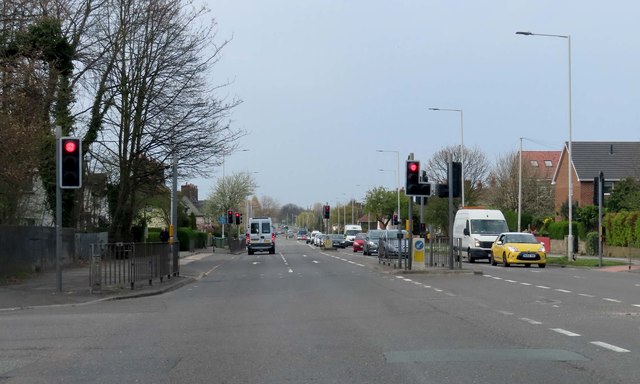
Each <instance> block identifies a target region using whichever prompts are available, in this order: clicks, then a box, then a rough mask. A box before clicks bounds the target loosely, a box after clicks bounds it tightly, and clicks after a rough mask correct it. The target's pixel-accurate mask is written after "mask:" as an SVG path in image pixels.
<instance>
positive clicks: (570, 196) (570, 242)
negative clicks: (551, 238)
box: [516, 31, 574, 259]
mask: <svg viewBox="0 0 640 384" xmlns="http://www.w3.org/2000/svg"><path fill="white" fill-rule="evenodd" d="M516 35H524V36H543V37H557V38H560V39H567V43H568V46H567V47H568V56H569V58H568V63H569V143H568V145H567V157H568V159H567V162H568V166H567V169H568V204H569V236H568V237H567V258H568V259H574V255H573V228H572V221H573V172H572V168H573V161H572V157H571V141H572V140H571V135H572V128H573V127H572V125H573V124H572V116H571V115H572V112H571V35H550V34H545V33H532V32H522V31H519V32H516Z"/></svg>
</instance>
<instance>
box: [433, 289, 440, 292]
mask: <svg viewBox="0 0 640 384" xmlns="http://www.w3.org/2000/svg"><path fill="white" fill-rule="evenodd" d="M433 290H434V291H436V292H442V289H438V288H433Z"/></svg>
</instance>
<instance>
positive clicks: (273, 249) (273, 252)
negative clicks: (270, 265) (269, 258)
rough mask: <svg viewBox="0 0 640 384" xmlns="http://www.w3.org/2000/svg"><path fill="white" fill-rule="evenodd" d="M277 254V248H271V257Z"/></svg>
mask: <svg viewBox="0 0 640 384" xmlns="http://www.w3.org/2000/svg"><path fill="white" fill-rule="evenodd" d="M275 253H276V248H275V247H271V248H270V249H269V254H270V255H273V254H275Z"/></svg>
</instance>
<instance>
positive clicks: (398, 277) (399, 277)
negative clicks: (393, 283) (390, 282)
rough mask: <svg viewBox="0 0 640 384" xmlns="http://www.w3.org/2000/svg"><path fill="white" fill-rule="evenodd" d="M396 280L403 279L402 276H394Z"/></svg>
mask: <svg viewBox="0 0 640 384" xmlns="http://www.w3.org/2000/svg"><path fill="white" fill-rule="evenodd" d="M396 279H404V276H396Z"/></svg>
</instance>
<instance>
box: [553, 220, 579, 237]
mask: <svg viewBox="0 0 640 384" xmlns="http://www.w3.org/2000/svg"><path fill="white" fill-rule="evenodd" d="M572 228H573V230H572V233H573V235H574V236H577V237H579V238H583V239H584V238H585V237H586V235H587V231H586V230H585V226H584V224H582V223H578V222H575V221H574V222H572ZM547 234H548V236H549V237H550V238H552V239H555V240H563V239H564V238H565V236H567V235H569V222H568V221H554V222H551V223H547V225H546V226H545V235H547Z"/></svg>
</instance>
